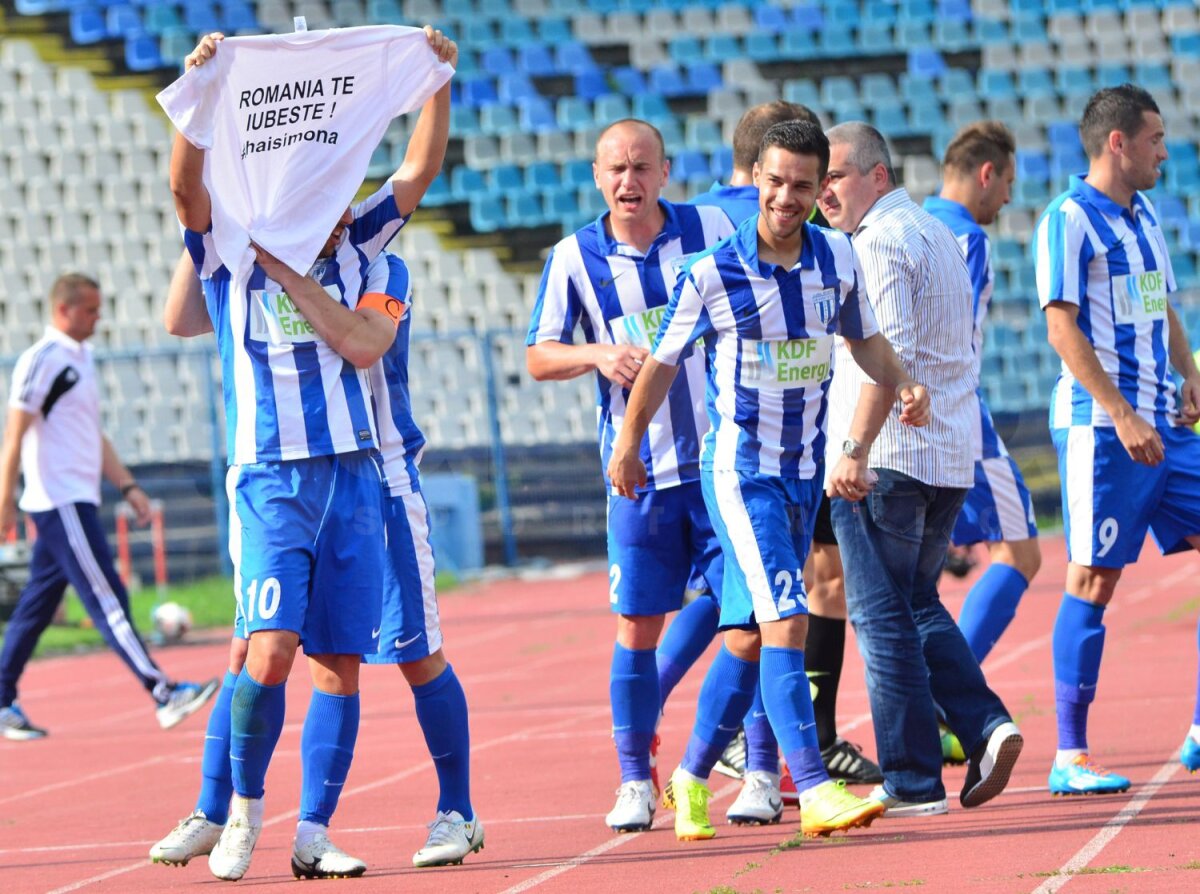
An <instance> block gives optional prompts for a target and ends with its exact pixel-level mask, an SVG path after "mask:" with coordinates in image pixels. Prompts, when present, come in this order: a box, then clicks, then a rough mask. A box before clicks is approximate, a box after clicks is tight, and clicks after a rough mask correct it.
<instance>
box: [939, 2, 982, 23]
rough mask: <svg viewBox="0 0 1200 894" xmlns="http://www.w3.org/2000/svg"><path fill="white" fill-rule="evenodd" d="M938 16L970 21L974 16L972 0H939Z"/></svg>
mask: <svg viewBox="0 0 1200 894" xmlns="http://www.w3.org/2000/svg"><path fill="white" fill-rule="evenodd" d="M936 18H938V19H950V20H956V21H960V22H966V21H969V20H970V19H971V18H973V13H972V12H971V0H938V4H937V13H936Z"/></svg>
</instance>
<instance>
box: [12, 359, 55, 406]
mask: <svg viewBox="0 0 1200 894" xmlns="http://www.w3.org/2000/svg"><path fill="white" fill-rule="evenodd" d="M53 351H54V349H53V346H52V345H51V344H41V345H38V346H36V347H34V348H33V349H32V350H29V351H26V352H25V353H24V354H22V355H21V356H20V358H19V359H18V360H17V364H16V366H15V367H14V368H13V377H12V384H11V385H10V386H9V394H8V405H9V406H10V407H13V408H15V409H18V410H24V411H25V412H26V413H34V414H40V413H41V412H42V405H43V404H44V403H45V401H46V395H47V394H49V393H50V385H51V383H52V382H53V381H54V378H55V376H56V375H57V374H58V373H59V372H60V371H61V370H60V366H61V365H60V364H56V363H54V362H53V359H54V356H53Z"/></svg>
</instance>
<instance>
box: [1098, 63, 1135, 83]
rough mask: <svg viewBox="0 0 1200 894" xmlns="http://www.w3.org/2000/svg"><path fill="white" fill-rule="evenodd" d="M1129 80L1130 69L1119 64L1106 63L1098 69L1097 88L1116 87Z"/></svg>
mask: <svg viewBox="0 0 1200 894" xmlns="http://www.w3.org/2000/svg"><path fill="white" fill-rule="evenodd" d="M1128 80H1129V69H1128V68H1127V67H1126V66H1124V65H1121V64H1119V63H1114V62H1110V63H1105V64H1104V65H1099V66H1097V67H1096V86H1097V87H1115V86H1117V85H1118V84H1124V83H1125V82H1126V81H1128Z"/></svg>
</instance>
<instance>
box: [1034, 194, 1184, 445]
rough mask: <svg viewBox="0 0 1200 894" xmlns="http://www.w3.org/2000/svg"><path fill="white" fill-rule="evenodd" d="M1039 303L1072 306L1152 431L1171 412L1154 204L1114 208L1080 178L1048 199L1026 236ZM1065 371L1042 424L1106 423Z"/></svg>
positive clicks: (1164, 262)
mask: <svg viewBox="0 0 1200 894" xmlns="http://www.w3.org/2000/svg"><path fill="white" fill-rule="evenodd" d="M1033 252H1034V261H1035V263H1036V265H1037V286H1038V300H1039V301H1040V302H1041V305H1042V308H1043V309H1044V308H1045V307H1046V305H1047V304H1049V303H1050V302H1051V301H1062V302H1066V303H1068V304H1075V305H1078V306H1079V317H1078V323H1079V328H1080V329H1081V330H1082V331H1083V334H1084V335H1085V336H1086V337H1087V339H1088V341H1089V342H1091V344H1092V347H1093V348H1094V349H1095V351H1096V357H1097V358H1098V359H1099V361H1100V365H1101V366H1102V367H1103V368H1104V371H1105V372H1106V373H1108V375H1109V378H1111V379H1112V381H1113V384H1115V385H1116V386H1117V388H1118V389H1119V390H1120V392H1121V394H1122V395H1123V396H1124V397H1125V399H1126V400H1128V401H1129V404H1130V406H1132V407H1133V408H1134V410H1135V411H1136V412H1137V413H1138V415H1139V416H1141V417H1142V418H1143V419H1145V420H1146V421H1147V422H1149V423H1151V424H1153V425H1170V424H1172V422H1173V420H1174V419H1175V417H1176V416H1177V415H1178V413H1177V408H1176V405H1175V383H1174V381H1173V380H1172V378H1171V373H1170V370H1169V369H1168V351H1167V343H1168V337H1169V326H1168V320H1167V295H1168V293H1170V292H1173V291H1175V274H1174V273H1173V272H1172V270H1171V260H1170V258H1169V257H1168V256H1167V243H1166V239H1165V238H1164V237H1163V232H1162V228H1161V227H1160V226H1159V223H1158V218H1157V215H1156V214H1155V212H1154V206H1153V205H1152V204H1151V203H1150V200H1149V199H1147V198H1146V197H1145V196H1144V195H1142V194H1141V193H1136V194H1135V195H1134V197H1133V210H1132V212H1130V210H1129V209H1126V208H1122V207H1121V206H1119V205H1118V204H1117V203H1116V202H1114V201H1113V200H1112V199H1110V198H1109V197H1108V196H1106V195H1104V193H1102V192H1100V191H1099V190H1098V189H1096V188H1095V187H1094V186H1092V185H1091V184H1089V183H1087V182H1086V181H1084V179H1083V178H1082V177H1078V176H1076V177H1072V178H1071V185H1070V188H1069V189H1067V191H1066V192H1065V193H1063V194H1062V195H1061V196H1059V197H1058V198H1057V199H1055V200H1054V201H1053V202H1051V203H1050V207H1048V208H1047V209H1046V212H1045V213H1044V214H1043V215H1042V218H1041V220H1039V221H1038V225H1037V228H1036V230H1035V231H1034V238H1033ZM1112 424H1113V423H1112V419H1111V418H1110V417H1109V415H1108V413H1106V412H1105V411H1104V408H1103V407H1101V406H1100V404H1099V402H1097V401H1094V400H1093V399H1092V396H1091V395H1090V394H1089V393H1088V392H1087V389H1086V388H1084V387H1083V386H1082V385H1081V384H1079V382H1077V381H1076V379H1075V377H1074V376H1073V375H1071V371H1070V370H1069V369H1067V365H1066V364H1065V363H1064V364H1063V365H1062V370H1061V372H1059V374H1058V382H1057V383H1056V384H1055V386H1054V394H1053V396H1052V398H1051V405H1050V427H1051V428H1067V427H1069V426H1071V425H1103V426H1111V425H1112Z"/></svg>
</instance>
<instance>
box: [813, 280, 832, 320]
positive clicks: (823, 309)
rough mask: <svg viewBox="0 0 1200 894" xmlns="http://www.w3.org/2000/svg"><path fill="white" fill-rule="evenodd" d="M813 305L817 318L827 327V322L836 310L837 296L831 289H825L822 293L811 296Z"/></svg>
mask: <svg viewBox="0 0 1200 894" xmlns="http://www.w3.org/2000/svg"><path fill="white" fill-rule="evenodd" d="M813 305H814V306H815V307H816V309H817V318H818V319H819V320H820V321H821V324H822V325H824V326H828V325H829V321H830V320H832V319H833V314H834V311H835V310H836V309H837V294H836V293H835V292H834V291H833V289H826V290H825V291H823V292H817V294H815V295H813Z"/></svg>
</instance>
